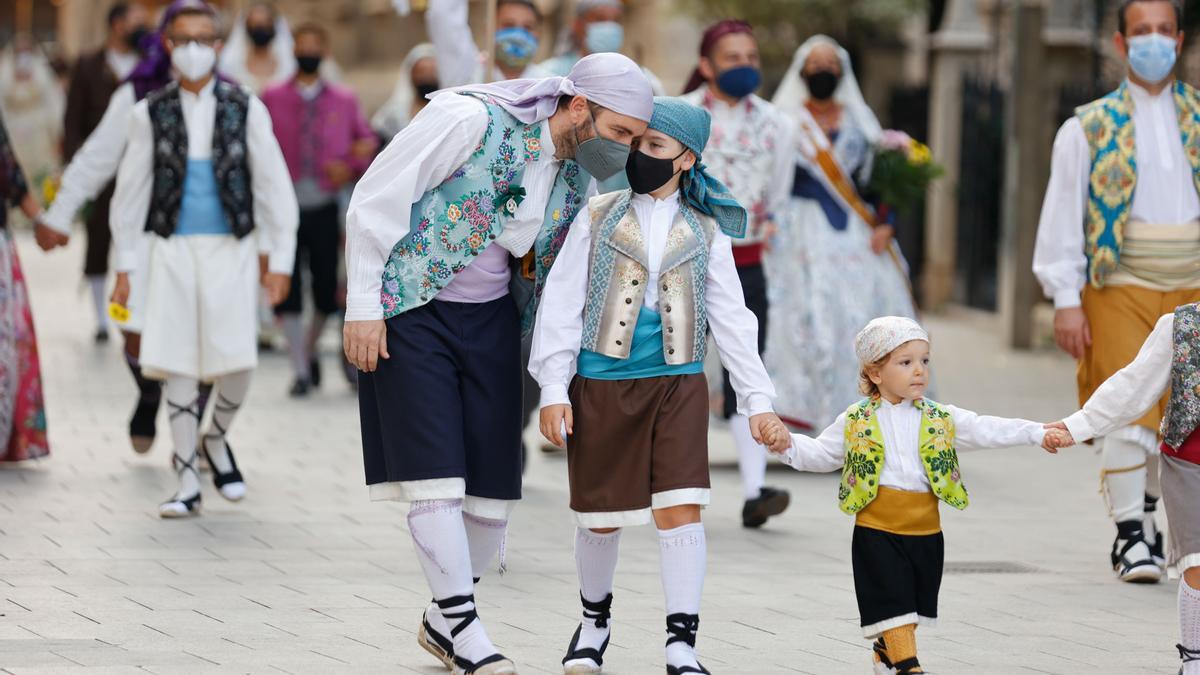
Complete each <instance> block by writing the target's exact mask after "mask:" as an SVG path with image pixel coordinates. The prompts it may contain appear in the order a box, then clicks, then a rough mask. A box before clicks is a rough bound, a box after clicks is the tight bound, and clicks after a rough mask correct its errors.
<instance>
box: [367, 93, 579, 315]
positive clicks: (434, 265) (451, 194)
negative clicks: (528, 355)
mask: <svg viewBox="0 0 1200 675" xmlns="http://www.w3.org/2000/svg"><path fill="white" fill-rule="evenodd" d="M464 95H466V96H473V95H474V94H469V93H468V94H464ZM480 98H481V100H483V101H484V104H485V105H486V106H487V112H488V123H487V130H486V131H485V132H484V134H483V139H482V140H480V142H479V145H478V146H477V147H476V148H475V152H474V153H473V154H472V155H471V157H470V159H468V160H467V162H466V163H465V164H463V165H462V166H461V167H459V168H458V170H457V171H455V172H454V173H453V174H451V175H450V177H449V178H447V179H446V180H445V181H444V182H443V183H442V184H441V185H439V186H437V187H435V188H433V189H432V190H430V191H429V192H426V193H425V194H424V195H423V196H422V197H421V199H420V200H419V201H417V203H415V204H413V207H412V215H411V220H410V223H411V227H410V229H409V233H408V234H407V235H406V236H405V237H404V238H403V239H401V240H400V241H399V242H398V243H397V244H396V245H395V247H393V248H392V253H391V255H390V256H389V257H388V261H387V264H386V265H385V266H384V270H383V288H382V291H381V294H380V295H381V297H380V301H381V303H382V305H383V314H384V317H385V318H391V317H393V316H397V315H399V314H403V313H404V312H407V311H409V310H411V309H414V308H416V307H420V306H422V305H424V304H426V303H428V302H429V301H430V300H433V299H434V298H435V297H436V296H437V294H438V293H439V292H440V291H441V290H442V289H443V288H445V287H446V285H447V284H449V283H450V281H451V280H452V279H454V277H455V276H456V275H457V274H458V273H459V272H462V271H463V270H464V269H466V267H467V266H468V265H470V264H471V262H472V261H473V260H474V259H475V257H476V256H478V255H479V254H480V253H481V252H483V250H484V249H485V248H487V247H488V246H489V245H491V244H492V243H493V242H494V241H495V239H496V237H497V236H499V235H500V233H501V232H503V231H504V223H505V221H506V220H507V219H508V218H511V217H512V216H513V215H514V214H515V213H516V211H517V207H518V206H520V204H521V202H522V201H523V200H524V198H525V188H523V187H521V181H522V180H523V178H524V175H525V166H526V165H527V164H528V163H529V162H535V161H537V160H538V159H539V158H540V157H541V152H542V143H541V133H542V125H541V123H540V122H535V123H533V124H524V123H522V122H521V121H520V120H518V119H517V118H515V117H513V116H512V115H510V114H509V113H508V112H507V111H505V110H504V108H502V107H500V106H498V105H496V104H494V103H492V102H490V101H488V100H486V99H482V97H480ZM590 179H591V177H590V176H589V175H588V174H587V172H585V171H583V170H582V169H580V167H579V165H578V164H576V163H575V162H573V161H570V160H565V161H563V162H562V164H561V166H560V167H559V170H558V176H557V177H556V178H555V180H554V186H553V188H552V189H551V192H550V200H549V202H548V203H547V204H546V212H545V219H544V221H543V225H542V229H541V231H540V232H539V233H538V236H537V239H536V240H535V241H534V244H533V250H532V251H531V253H532V262H533V264H532V265H531V266H529V267H530V270H529V272H530V274H531V275H532V277H533V282H534V294H533V299H532V300H531V301H530V302H529V303H528V305H527V306H526V307H525V310H524V314H523V328H524V329H525V330H528V329H529V328H530V327H532V325H533V317H534V313H535V312H536V309H537V299H538V298H539V297H540V296H541V291H542V288H543V286H544V285H545V283H546V276H547V275H548V274H549V272H550V266H551V265H553V264H554V259H555V258H556V257H557V256H558V252H559V250H560V249H562V245H563V242H564V241H565V240H566V238H567V229H568V228H569V226H570V225H571V221H572V220H574V219H575V214H576V213H578V211H579V209H580V208H581V207H582V204H583V196H584V193H585V191H586V189H587V184H588V181H589V180H590Z"/></svg>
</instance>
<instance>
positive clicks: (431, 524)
mask: <svg viewBox="0 0 1200 675" xmlns="http://www.w3.org/2000/svg"><path fill="white" fill-rule="evenodd" d="M408 530H409V532H410V533H411V534H412V540H413V545H414V546H415V547H416V549H417V559H418V560H419V561H420V563H421V569H422V570H423V571H424V572H425V579H426V581H428V582H429V589H430V590H431V591H433V597H434V601H435V602H436V603H437V605H438V608H439V609H440V613H441V615H442V616H443V617H445V619H446V625H447V629H446V633H445V636H446V637H450V629H451V628H456V627H458V626H460V625H462V626H463V630H462V632H461V633H459V634H458V635H457V636H456V637H454V638H453V640H454V653H455V655H456V656H460V657H462V658H464V659H466V660H468V661H472V662H474V661H479V660H482V659H484V658H486V657H488V656H491V655H492V654H495V653H496V647H495V646H494V645H492V641H491V640H490V639H488V636H487V633H486V632H485V631H484V629H483V623H482V622H480V621H479V620H477V619H475V618H474V616H475V615H474V612H475V596H474V582H473V580H472V576H471V547H470V544H469V543H468V541H467V531H466V527H465V526H464V524H463V512H462V500H461V499H438V500H429V501H417V502H413V503H412V507H411V509H410V510H409V512H408Z"/></svg>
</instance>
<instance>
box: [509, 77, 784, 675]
mask: <svg viewBox="0 0 1200 675" xmlns="http://www.w3.org/2000/svg"><path fill="white" fill-rule="evenodd" d="M709 123H710V120H709V114H708V112H706V111H705V110H703V109H702V108H698V107H696V106H693V105H690V104H687V103H685V102H683V101H682V100H680V99H674V98H658V99H655V102H654V114H653V116H652V118H651V120H650V126H649V129H648V130H647V131H646V133H645V134H644V135H643V136H642V137H641V139H640V140H639V142H638V145H637V151H635V152H633V153H631V154H630V157H629V160H628V163H627V165H626V173H627V174H628V177H629V183H630V186H631V188H632V189H631V190H621V191H617V192H611V193H608V194H605V195H601V196H599V197H594V198H592V199H591V200H590V201H589V202H588V208H587V209H585V210H584V211H582V212H580V214H579V216H578V217H576V219H575V221H574V223H573V224H572V225H571V229H570V233H569V234H568V235H567V239H566V242H565V243H564V245H563V248H562V251H561V252H560V253H559V256H558V260H557V262H556V263H555V265H554V267H553V268H552V269H551V271H550V276H549V279H548V281H547V283H546V290H545V292H544V293H543V295H542V304H541V306H540V307H539V308H538V314H537V325H536V328H535V331H534V337H533V349H532V353H531V356H530V360H529V370H530V373H532V374H533V376H534V378H535V379H537V381H538V383H539V384H540V385H541V405H542V412H541V429H542V433H543V434H544V435H545V436H546V438H547V439H549V440H551V441H552V442H554V443H555V444H556V445H560V446H561V445H563V444H564V442H565V443H566V445H567V462H568V472H569V476H570V488H571V510H572V512H573V513H574V516H575V522H576V525H577V526H578V529H577V531H576V536H575V560H576V565H577V569H578V572H579V585H580V598H581V600H582V602H583V621H582V622H581V623H580V624H579V627H578V628H577V629H576V630H575V634H574V636H573V637H572V639H571V643H570V646H569V647H568V648H567V655H566V657H565V658H564V659H563V669H564V671H565V672H566V673H598V672H600V668H601V664H602V663H603V656H604V651H605V648H606V647H607V646H608V641H609V635H610V625H609V621H610V618H611V611H610V610H611V607H612V601H613V595H612V589H613V574H614V571H615V569H616V565H617V546H618V542H619V537H620V535H621V531H620V528H622V527H626V526H631V525H641V524H645V523H648V522H650V521H651V520H652V519H653V521H654V523H655V524H656V526H657V527H658V535H659V542H660V544H661V548H662V558H661V560H662V580H663V590H664V593H665V595H666V612H667V634H668V637H667V648H666V662H667V672H668V673H669V674H674V673H707V672H708V671H707V670H705V669H704V667H703V666H701V665H700V663H699V662H698V661H697V659H696V654H695V643H696V631H697V628H698V626H699V621H700V617H699V610H700V595H701V590H702V588H703V585H704V570H705V559H706V544H705V535H704V526H703V525H702V524H701V522H700V509H701V507H702V506H704V505H706V504H708V502H709V476H708V386H707V383H706V381H705V377H704V352H705V347H706V344H707V334H708V331H709V330H711V331H712V335H713V337H714V338H715V340H716V344H717V349H718V351H719V352H720V355H721V361H722V362H723V363H724V365H725V367H726V368H727V369H728V370H729V372H730V375H731V377H732V382H733V387H734V389H735V391H736V392H737V399H738V411H739V413H740V414H743V415H746V416H747V417H749V418H750V428H751V431H752V433H753V435H754V437H755V440H759V441H760V442H761V439H762V438H763V437H764V436H767V435H770V436H772V437H773V438H777V439H778V440H777V447H776V448H775V449H776V450H777V451H780V452H782V451H783V450H784V449H785V448H786V447H787V445H788V444H789V443H790V440H789V439H788V438H787V433H786V429H785V428H784V427H783V424H782V423H781V422H780V421H779V418H778V417H776V416H775V414H774V413H773V412H772V409H771V399H772V397H774V395H775V390H774V388H773V387H772V386H771V381H770V379H769V378H768V377H767V373H766V370H765V369H764V368H763V364H762V361H761V360H760V359H759V356H758V345H757V340H758V325H757V321H756V319H755V318H754V315H753V314H752V313H751V312H750V310H749V309H747V308H746V304H745V301H744V299H743V297H742V287H741V283H740V282H739V280H738V275H737V270H736V269H735V267H734V263H733V251H732V247H731V243H730V237H731V236H733V237H738V236H741V235H742V234H743V233H744V232H745V229H746V211H745V209H743V208H742V207H741V206H740V205H739V204H738V203H737V202H736V201H735V200H734V199H733V198H732V197H730V196H729V193H728V190H726V189H725V186H724V185H722V184H721V183H720V182H719V181H717V180H715V179H713V178H712V177H711V176H709V175H708V173H707V172H706V171H705V169H704V167H703V165H701V164H700V155H701V152H702V151H703V150H704V147H705V145H706V144H707V142H708V136H709Z"/></svg>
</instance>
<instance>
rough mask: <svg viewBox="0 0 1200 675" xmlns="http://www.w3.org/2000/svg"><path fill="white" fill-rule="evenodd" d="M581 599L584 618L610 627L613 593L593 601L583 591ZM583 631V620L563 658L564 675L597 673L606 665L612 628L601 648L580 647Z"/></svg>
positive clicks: (577, 627)
mask: <svg viewBox="0 0 1200 675" xmlns="http://www.w3.org/2000/svg"><path fill="white" fill-rule="evenodd" d="M579 601H580V602H582V603H583V616H584V618H586V619H587V620H589V621H591V622H592V625H594V626H595V627H596V628H609V625H608V621H609V619H611V618H612V601H613V596H612V593H609V594H608V595H607V596H605V598H604V599H603V600H601V601H600V602H591V601H589V600H588V599H587V598H585V597H583V594H582V593H581V594H580V595H579ZM582 632H583V622H580V624H579V625H578V626H576V628H575V635H573V636H572V637H571V644H570V645H568V646H567V655H566V656H564V657H563V660H562V664H563V673H564V675H595V673H599V672H600V670H601V666H603V665H604V652H605V651H606V650H607V649H608V642H609V640H610V639H611V638H612V633H611V628H610V632H609V635H608V637H605V638H604V642H603V644H601V645H600V648H599V649H596V648H594V647H584V648H582V649H580V647H579V636H580V634H581V633H582Z"/></svg>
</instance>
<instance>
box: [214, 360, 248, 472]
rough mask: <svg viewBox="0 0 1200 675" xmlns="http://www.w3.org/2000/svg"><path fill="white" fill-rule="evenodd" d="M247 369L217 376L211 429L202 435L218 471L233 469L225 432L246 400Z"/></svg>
mask: <svg viewBox="0 0 1200 675" xmlns="http://www.w3.org/2000/svg"><path fill="white" fill-rule="evenodd" d="M250 373H251V371H249V370H240V371H238V372H236V373H229V374H228V375H222V376H221V377H218V378H217V381H216V391H217V400H216V403H215V404H214V405H213V414H212V429H210V430H209V432H208V433H207V434H205V435H204V449H205V450H207V451H208V456H209V458H210V459H211V460H212V464H213V469H215V470H216V471H219V472H220V473H229V472H230V471H232V470H233V462H231V461H230V459H229V446H227V445H226V444H225V434H227V433H228V432H229V427H230V426H231V425H232V424H233V418H234V417H235V416H236V415H237V411H238V408H240V407H241V406H242V403H243V402H244V401H245V400H246V393H247V392H249V391H250Z"/></svg>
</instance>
